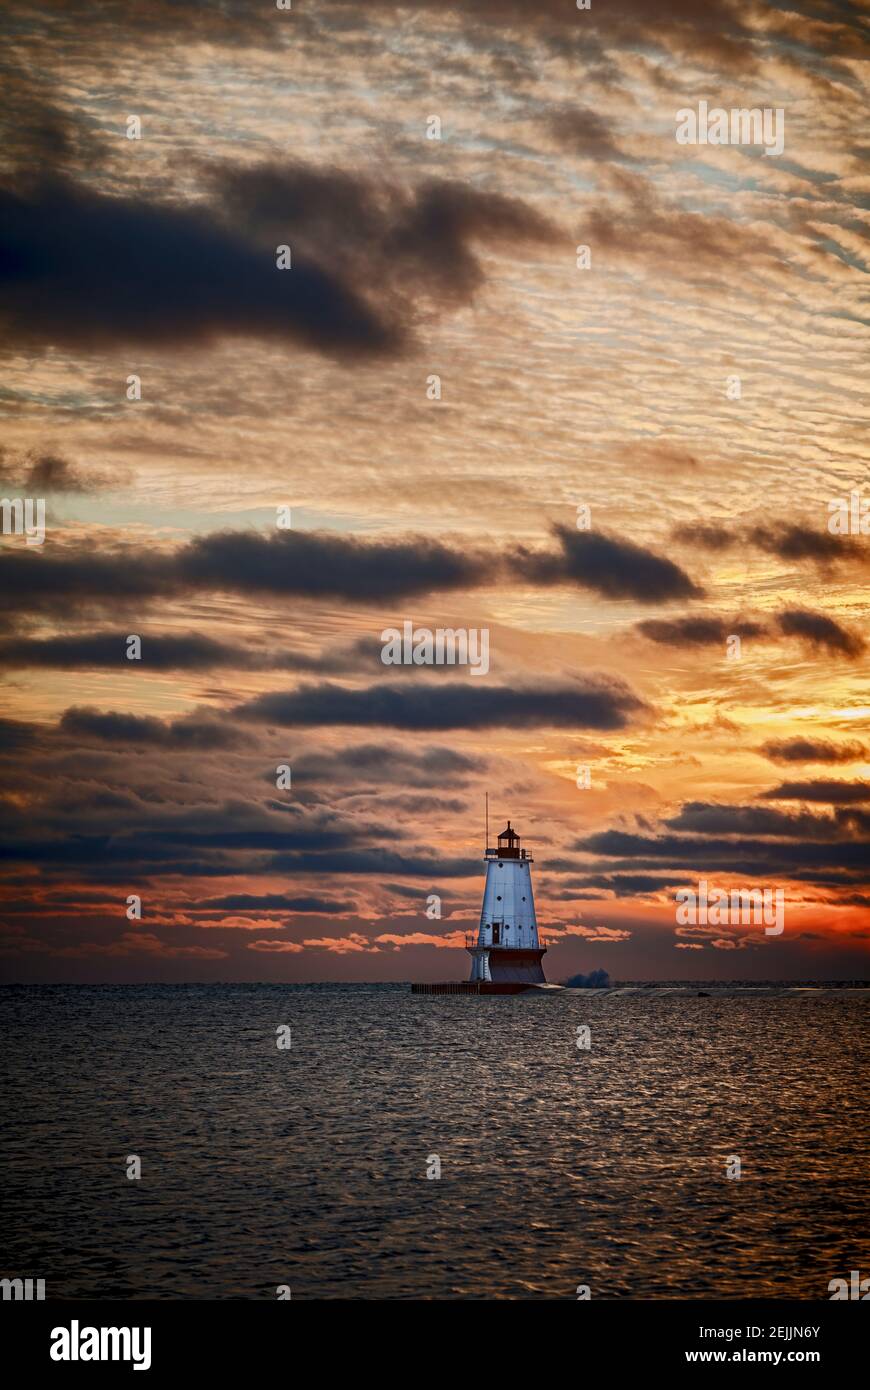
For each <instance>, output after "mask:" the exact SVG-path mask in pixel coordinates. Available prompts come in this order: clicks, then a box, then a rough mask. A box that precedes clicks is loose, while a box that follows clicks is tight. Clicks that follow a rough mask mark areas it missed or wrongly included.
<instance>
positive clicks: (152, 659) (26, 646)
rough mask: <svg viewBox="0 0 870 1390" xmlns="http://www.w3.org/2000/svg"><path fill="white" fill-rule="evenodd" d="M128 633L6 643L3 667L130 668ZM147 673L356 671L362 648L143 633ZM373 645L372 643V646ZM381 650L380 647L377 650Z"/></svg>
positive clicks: (0, 649)
mask: <svg viewBox="0 0 870 1390" xmlns="http://www.w3.org/2000/svg"><path fill="white" fill-rule="evenodd" d="M127 635H128V634H127V633H126V632H90V633H82V634H80V635H78V636H60V637H49V638H42V639H38V638H31V637H16V638H7V639H5V640H4V639H0V666H6V667H53V668H57V669H61V670H96V669H100V668H105V667H108V668H110V669H111V668H117V667H122V668H123V667H129V666H130V663H129V662H128V660H127V655H126V653H127ZM139 635H140V636H141V638H142V660H141V663H137V666H138V669H140V670H145V671H149V670H152V671H207V670H212V669H214V668H217V667H229V668H231V669H233V670H249V671H273V670H281V671H307V672H314V671H316V672H320V673H324V674H328V673H337V672H342V671H348V670H352V669H353V668H354V667H355V666H358V665H359V664H360V660H359V657H360V653H359V651H358V649H357V648H356V647H350V648H340V649H338V650H337V651H336V652H334V653H329V652H326V653H323V654H321V655H309V654H307V653H304V652H287V651H279V652H268V651H265V650H262V649H260V648H257V647H249V646H237V645H233V644H231V643H228V642H219V641H216V640H215V639H214V638H211V637H205V636H203V634H202V633H198V632H187V633H169V634H156V633H155V634H151V633H149V632H148V631H147V630H141V629H140V632H139ZM368 645H371V644H368ZM377 650H379V647H378V648H377Z"/></svg>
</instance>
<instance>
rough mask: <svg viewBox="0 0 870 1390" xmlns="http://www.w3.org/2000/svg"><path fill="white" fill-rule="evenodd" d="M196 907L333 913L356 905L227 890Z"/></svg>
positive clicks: (344, 910)
mask: <svg viewBox="0 0 870 1390" xmlns="http://www.w3.org/2000/svg"><path fill="white" fill-rule="evenodd" d="M196 906H197V910H200V909H201V910H203V911H206V910H207V911H223V912H301V913H320V914H322V915H323V916H335V915H339V914H341V913H345V912H353V910H354V907H355V904H354V903H352V902H349V901H342V900H341V899H339V898H319V897H300V898H292V897H285V896H284V894H282V893H261V894H259V895H258V894H256V893H226V894H224V896H223V897H220V898H204V899H203V900H202V901H201V902H198V903H197V905H196Z"/></svg>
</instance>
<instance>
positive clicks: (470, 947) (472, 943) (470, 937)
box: [465, 931, 549, 951]
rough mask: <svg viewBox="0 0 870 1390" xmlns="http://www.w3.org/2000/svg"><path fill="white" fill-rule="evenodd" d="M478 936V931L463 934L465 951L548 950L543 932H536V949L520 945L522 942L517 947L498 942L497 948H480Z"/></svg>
mask: <svg viewBox="0 0 870 1390" xmlns="http://www.w3.org/2000/svg"><path fill="white" fill-rule="evenodd" d="M479 935H480V932H479V931H467V932H466V933H465V949H466V951H478V950H480V951H534V950H538V951H546V950H549V946H548V943H547V941H546V939H545V937H544V934H543V932H541V931H539V932H538V944H537V946H536V947H535V946H524V945H523V944H522V942H521V943H520V944H519V946H506V945H505V944H504V943H503V942H500V943H499V945H498V946H480V945H479V943H478V937H479Z"/></svg>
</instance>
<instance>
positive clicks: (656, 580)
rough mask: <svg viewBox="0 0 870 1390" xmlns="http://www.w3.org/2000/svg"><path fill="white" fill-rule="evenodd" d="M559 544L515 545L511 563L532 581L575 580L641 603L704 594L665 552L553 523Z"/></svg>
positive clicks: (612, 596) (585, 585)
mask: <svg viewBox="0 0 870 1390" xmlns="http://www.w3.org/2000/svg"><path fill="white" fill-rule="evenodd" d="M553 533H554V535H555V537H556V539H557V540H558V542H559V545H560V547H561V549H560V550H559V551H558V552H548V551H533V550H528V549H526V548H525V547H519V548H518V549H517V550H516V552H515V554H514V557H513V564H514V566H515V568H516V569H517V570H518V571H519V573H520V574H522V575H523V576H524V577H525V578H526V579H530V580H532V581H533V582H534V583H536V584H578V585H580V586H582V587H583V588H588V589H592V590H593V591H594V592H595V593H598V594H601V595H603V596H604V597H605V598H616V599H621V598H633V599H635V600H637V602H639V603H667V602H671V601H672V600H674V599H684V598H698V597H700V596H701V595H702V594H703V590H702V589H701V588H699V587H698V586H697V585H696V584H695V583H694V582H693V581H692V580H691V579H690V578H689V576H688V575H687V574H686V572H685V571H684V570H682V569H680V567H679V565H676V564H674V562H673V561H672V560H668V559H667V558H666V557H665V556H663V555H657V554H656V553H655V552H654V551H652V550H647V549H645V548H644V547H642V546H639V545H635V544H634V543H633V542H631V541H623V540H618V539H617V538H616V537H615V536H608V535H604V534H602V533H601V532H598V531H577V530H571V528H570V527H567V526H554V528H553Z"/></svg>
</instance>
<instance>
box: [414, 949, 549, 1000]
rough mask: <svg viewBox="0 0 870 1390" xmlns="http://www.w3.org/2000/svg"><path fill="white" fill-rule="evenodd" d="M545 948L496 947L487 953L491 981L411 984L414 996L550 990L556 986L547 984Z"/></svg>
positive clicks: (522, 992)
mask: <svg viewBox="0 0 870 1390" xmlns="http://www.w3.org/2000/svg"><path fill="white" fill-rule="evenodd" d="M469 949H471V948H469ZM546 949H547V948H546V947H545V946H544V947H541V948H540V949H539V950H537V951H523V950H520V949H518V948H517V949H514V948H511V947H508V946H493V947H491V948H490V950H489V951H488V952H487V955H488V957H489V972H490V975H491V976H492V979H490V980H446V981H445V982H444V983H443V984H433V985H423V984H421V985H412V986H411V991H412V993H413V994H524V993H525V991H526V990H529V989H541V988H544V989H551V988H553V986H551V985H548V984H547V980H546V977H545V975H544V968H543V966H542V964H541V961H542V960H543V958H544V955H545V954H546ZM472 954H473V952H472Z"/></svg>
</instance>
